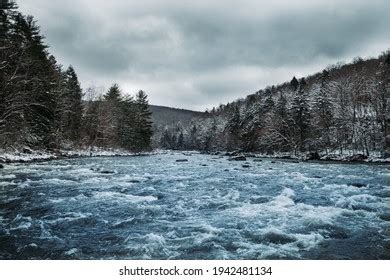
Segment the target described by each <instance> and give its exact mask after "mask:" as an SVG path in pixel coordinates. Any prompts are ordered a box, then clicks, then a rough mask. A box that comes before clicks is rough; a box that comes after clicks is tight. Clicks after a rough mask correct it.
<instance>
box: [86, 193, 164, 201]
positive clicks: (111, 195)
mask: <svg viewBox="0 0 390 280" xmlns="http://www.w3.org/2000/svg"><path fill="white" fill-rule="evenodd" d="M93 197H94V199H98V200H99V199H112V200H126V201H128V202H131V203H137V202H150V201H155V200H157V197H154V196H136V195H131V194H122V193H117V192H95V193H94V196H93Z"/></svg>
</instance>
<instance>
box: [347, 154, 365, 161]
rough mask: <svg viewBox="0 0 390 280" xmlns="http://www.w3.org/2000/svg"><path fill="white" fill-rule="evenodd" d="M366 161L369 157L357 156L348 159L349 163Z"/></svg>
mask: <svg viewBox="0 0 390 280" xmlns="http://www.w3.org/2000/svg"><path fill="white" fill-rule="evenodd" d="M366 159H368V157H367V156H365V155H363V154H356V155H353V156H349V157H347V158H346V160H347V161H365V160H366Z"/></svg>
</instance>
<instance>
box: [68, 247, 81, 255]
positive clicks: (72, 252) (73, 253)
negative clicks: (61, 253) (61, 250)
mask: <svg viewBox="0 0 390 280" xmlns="http://www.w3.org/2000/svg"><path fill="white" fill-rule="evenodd" d="M78 251H79V249H77V248H72V249H70V250H68V251H66V252H65V255H67V256H73V255H75V254H77V253H78Z"/></svg>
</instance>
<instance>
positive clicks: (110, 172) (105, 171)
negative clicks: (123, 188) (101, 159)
mask: <svg viewBox="0 0 390 280" xmlns="http://www.w3.org/2000/svg"><path fill="white" fill-rule="evenodd" d="M100 173H102V174H115V172H114V171H110V170H102V171H100Z"/></svg>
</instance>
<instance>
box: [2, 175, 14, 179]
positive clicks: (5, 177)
mask: <svg viewBox="0 0 390 280" xmlns="http://www.w3.org/2000/svg"><path fill="white" fill-rule="evenodd" d="M15 178H16V175H15V174H8V175H2V176H0V179H15Z"/></svg>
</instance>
